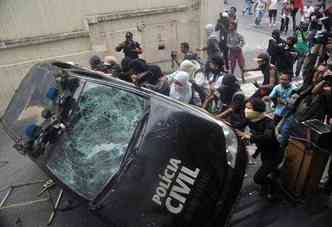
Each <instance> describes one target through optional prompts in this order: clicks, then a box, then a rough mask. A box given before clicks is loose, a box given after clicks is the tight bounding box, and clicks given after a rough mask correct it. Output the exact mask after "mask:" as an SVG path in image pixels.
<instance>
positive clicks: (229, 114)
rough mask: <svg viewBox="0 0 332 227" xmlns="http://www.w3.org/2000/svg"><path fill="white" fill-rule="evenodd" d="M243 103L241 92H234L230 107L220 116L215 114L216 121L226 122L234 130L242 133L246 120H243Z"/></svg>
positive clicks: (243, 97) (244, 99)
mask: <svg viewBox="0 0 332 227" xmlns="http://www.w3.org/2000/svg"><path fill="white" fill-rule="evenodd" d="M245 102H246V97H245V95H244V94H243V92H242V91H238V92H236V93H235V94H234V95H233V97H232V102H231V104H230V107H229V108H228V109H227V110H225V111H223V112H222V113H220V114H217V115H216V117H217V118H218V119H222V120H226V121H227V122H229V123H230V124H231V126H232V127H233V128H234V129H238V130H240V131H244V130H245V127H246V124H247V120H246V118H245V113H244V110H245Z"/></svg>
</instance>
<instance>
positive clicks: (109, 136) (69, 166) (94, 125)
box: [48, 83, 145, 199]
mask: <svg viewBox="0 0 332 227" xmlns="http://www.w3.org/2000/svg"><path fill="white" fill-rule="evenodd" d="M144 108H145V99H144V98H143V97H141V96H138V95H135V94H133V93H129V92H127V91H124V90H120V89H118V88H114V87H106V86H103V85H96V84H92V83H88V84H87V86H86V87H85V88H84V91H83V93H82V95H81V97H80V101H79V109H78V110H77V111H76V112H75V113H74V115H73V118H72V124H73V126H72V127H73V129H72V130H70V131H71V132H70V133H68V134H65V136H64V137H63V139H62V142H60V144H61V148H60V149H58V150H57V152H53V154H52V156H51V157H50V159H49V161H48V168H49V169H50V170H51V172H52V173H53V174H54V175H55V176H57V177H58V178H59V179H60V180H62V181H63V182H64V183H65V184H66V185H67V186H69V187H70V188H72V189H73V190H74V191H76V192H78V193H79V194H81V195H83V196H84V197H86V198H88V199H93V198H95V197H96V195H97V194H98V193H99V192H100V191H101V190H102V189H103V187H104V186H105V184H106V183H107V182H108V180H109V179H110V178H111V177H113V176H114V175H115V174H116V173H117V171H118V170H119V168H120V164H121V160H122V158H123V156H124V154H125V152H126V149H127V146H128V143H129V141H130V139H131V137H132V135H133V132H134V130H135V127H136V125H137V123H138V121H139V120H140V118H142V116H143V114H144Z"/></svg>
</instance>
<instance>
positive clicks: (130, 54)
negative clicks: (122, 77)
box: [115, 32, 143, 59]
mask: <svg viewBox="0 0 332 227" xmlns="http://www.w3.org/2000/svg"><path fill="white" fill-rule="evenodd" d="M125 38H126V40H125V41H124V42H122V43H120V44H119V45H118V46H117V47H116V48H115V50H116V51H117V52H120V51H123V53H124V55H125V58H129V59H137V58H138V55H139V54H142V52H143V51H142V48H141V46H140V44H139V43H138V42H136V41H134V40H133V33H131V32H126V36H125Z"/></svg>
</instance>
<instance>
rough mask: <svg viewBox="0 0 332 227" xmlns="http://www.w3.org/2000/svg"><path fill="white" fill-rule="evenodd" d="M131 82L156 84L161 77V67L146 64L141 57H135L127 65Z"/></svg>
mask: <svg viewBox="0 0 332 227" xmlns="http://www.w3.org/2000/svg"><path fill="white" fill-rule="evenodd" d="M129 68H130V69H129V71H130V74H131V76H130V78H131V82H133V83H135V84H137V85H142V84H143V83H147V84H150V85H157V84H158V83H159V80H160V78H162V77H163V74H162V72H161V69H160V67H159V66H158V65H150V64H146V62H145V61H144V60H142V59H135V60H133V61H131V62H130V65H129Z"/></svg>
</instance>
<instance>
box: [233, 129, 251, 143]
mask: <svg viewBox="0 0 332 227" xmlns="http://www.w3.org/2000/svg"><path fill="white" fill-rule="evenodd" d="M235 132H236V134H237V135H238V136H239V137H240V138H241V140H250V138H251V134H250V133H245V132H242V131H240V130H238V129H235Z"/></svg>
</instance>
